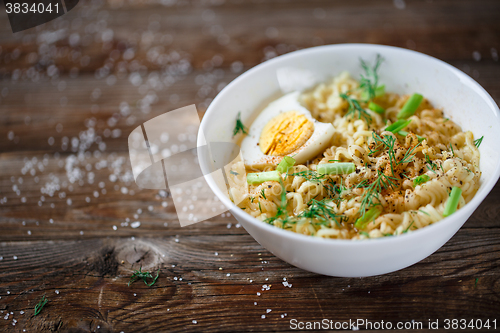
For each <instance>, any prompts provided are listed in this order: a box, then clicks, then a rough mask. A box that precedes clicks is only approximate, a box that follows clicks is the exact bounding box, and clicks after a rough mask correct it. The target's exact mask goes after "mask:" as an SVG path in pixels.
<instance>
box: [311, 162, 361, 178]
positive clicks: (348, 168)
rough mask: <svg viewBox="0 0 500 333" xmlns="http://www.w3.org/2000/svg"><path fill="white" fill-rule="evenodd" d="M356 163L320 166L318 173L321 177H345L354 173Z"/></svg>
mask: <svg viewBox="0 0 500 333" xmlns="http://www.w3.org/2000/svg"><path fill="white" fill-rule="evenodd" d="M355 169H356V166H355V165H354V163H350V162H348V163H324V164H318V167H317V171H318V174H320V175H343V174H349V173H352V172H354V170H355Z"/></svg>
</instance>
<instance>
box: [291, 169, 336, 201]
mask: <svg viewBox="0 0 500 333" xmlns="http://www.w3.org/2000/svg"><path fill="white" fill-rule="evenodd" d="M288 176H298V177H302V178H304V179H305V180H307V181H310V182H313V183H320V184H321V185H323V188H324V189H325V190H326V193H327V195H328V196H329V197H330V198H332V199H334V198H336V197H337V195H338V196H340V194H342V192H343V191H345V190H346V187H345V186H343V185H342V184H340V185H337V184H336V183H335V182H334V181H333V180H332V179H331V178H330V177H328V176H327V175H326V174H318V173H317V172H316V171H313V170H304V171H300V172H295V173H291V174H289V175H288ZM341 181H342V180H341Z"/></svg>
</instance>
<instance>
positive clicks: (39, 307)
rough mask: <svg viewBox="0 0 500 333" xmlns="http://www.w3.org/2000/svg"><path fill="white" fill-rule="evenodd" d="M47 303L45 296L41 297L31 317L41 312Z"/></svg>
mask: <svg viewBox="0 0 500 333" xmlns="http://www.w3.org/2000/svg"><path fill="white" fill-rule="evenodd" d="M48 302H49V300H48V299H47V298H45V295H43V296H42V298H41V299H40V300H39V301H38V304H37V305H35V313H34V314H33V315H34V316H37V315H38V314H39V313H40V312H41V311H42V309H43V307H44V306H45V304H47V303H48Z"/></svg>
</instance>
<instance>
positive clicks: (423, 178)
mask: <svg viewBox="0 0 500 333" xmlns="http://www.w3.org/2000/svg"><path fill="white" fill-rule="evenodd" d="M430 179H431V177H429V176H427V175H421V176H418V177H416V178H415V179H413V185H415V186H417V185H421V184H423V183H425V182H428V181H429V180H430Z"/></svg>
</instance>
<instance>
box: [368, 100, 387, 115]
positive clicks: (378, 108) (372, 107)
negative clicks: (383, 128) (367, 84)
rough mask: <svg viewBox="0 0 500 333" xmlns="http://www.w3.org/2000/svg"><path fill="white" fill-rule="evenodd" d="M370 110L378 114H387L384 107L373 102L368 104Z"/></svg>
mask: <svg viewBox="0 0 500 333" xmlns="http://www.w3.org/2000/svg"><path fill="white" fill-rule="evenodd" d="M368 108H369V109H370V110H372V111H375V112H377V113H378V114H384V112H385V109H384V108H383V107H381V106H380V105H378V104H377V103H373V102H370V103H368Z"/></svg>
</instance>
